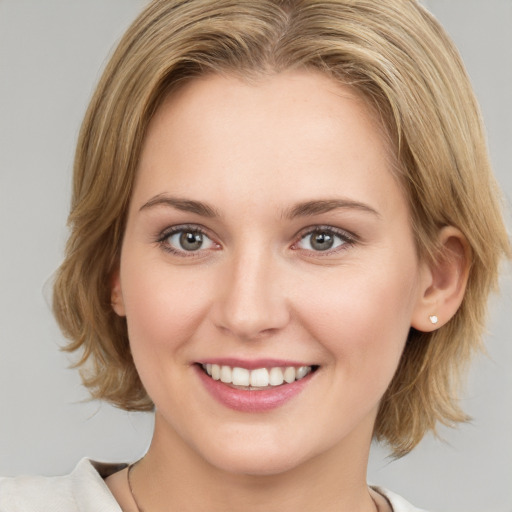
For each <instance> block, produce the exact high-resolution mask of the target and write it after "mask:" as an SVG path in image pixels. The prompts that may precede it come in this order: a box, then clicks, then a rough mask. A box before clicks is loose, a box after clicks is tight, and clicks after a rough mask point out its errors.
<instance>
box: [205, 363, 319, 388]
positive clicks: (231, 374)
mask: <svg viewBox="0 0 512 512" xmlns="http://www.w3.org/2000/svg"><path fill="white" fill-rule="evenodd" d="M202 366H203V369H204V370H205V371H206V373H207V374H208V375H210V377H211V378H212V379H213V380H220V381H221V382H224V383H225V384H233V385H235V386H243V387H249V386H250V387H253V388H266V387H269V386H270V387H271V386H281V385H282V384H283V383H285V382H286V383H288V384H291V383H292V382H295V381H296V380H300V379H303V378H304V377H305V376H306V375H308V374H309V373H311V370H312V368H311V366H299V367H298V368H295V367H294V366H286V367H285V368H280V367H272V368H270V369H267V368H257V369H255V370H248V369H246V368H239V367H237V366H235V367H234V368H231V366H226V365H223V366H221V365H218V364H210V363H208V364H203V365H202Z"/></svg>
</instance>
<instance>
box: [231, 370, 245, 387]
mask: <svg viewBox="0 0 512 512" xmlns="http://www.w3.org/2000/svg"><path fill="white" fill-rule="evenodd" d="M249 377H250V372H249V370H247V369H246V368H233V371H232V372H231V379H232V383H233V384H234V385H235V386H248V385H249V383H250V378H249Z"/></svg>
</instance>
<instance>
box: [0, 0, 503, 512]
mask: <svg viewBox="0 0 512 512" xmlns="http://www.w3.org/2000/svg"><path fill="white" fill-rule="evenodd" d="M424 3H425V4H427V6H428V7H429V8H430V9H431V11H432V12H433V13H434V14H435V15H436V16H437V17H438V18H439V19H440V21H441V22H442V23H443V24H444V26H445V27H446V29H447V30H448V32H449V33H450V34H451V35H452V37H453V38H454V39H455V41H456V43H457V44H458V46H459V49H460V51H461V53H462V55H463V57H464V59H465V62H466V65H467V67H468V69H469V72H470V75H471V76H472V79H473V82H474V86H475V89H476V92H477V95H478V97H479V100H480V102H481V105H482V110H483V114H484V118H485V121H486V125H487V128H488V137H489V145H490V151H491V156H492V161H493V164H494V166H495V170H496V174H497V176H498V179H499V181H500V183H501V185H502V187H503V188H504V191H505V194H506V197H507V203H508V206H509V208H510V204H511V203H512V201H511V197H512V172H511V171H512V169H511V166H512V0H429V1H428V2H427V1H425V2H424ZM144 4H145V2H144V1H143V0H67V1H66V0H45V1H41V0H0V474H3V475H15V474H20V473H39V474H45V475H51V474H62V473H66V472H68V471H70V470H71V469H72V467H73V466H74V465H75V464H76V462H77V461H78V460H79V459H80V458H81V457H83V456H89V457H93V458H97V459H102V460H113V461H126V460H132V459H136V458H138V457H140V456H141V455H142V454H143V453H144V450H145V449H146V447H147V446H148V443H149V439H150V435H151V429H152V418H151V415H148V414H130V413H126V412H123V411H119V410H116V409H114V408H112V407H110V406H108V405H105V404H99V403H94V402H93V403H91V402H85V401H84V400H86V399H87V393H86V392H85V391H84V390H83V388H82V387H81V385H80V381H79V378H78V375H77V372H76V371H74V370H70V369H68V366H69V359H68V356H66V355H65V354H62V353H61V352H59V350H58V347H59V344H61V343H62V342H63V339H62V337H61V335H60V333H59V331H58V329H57V327H56V324H55V322H54V320H53V318H52V316H51V313H50V310H49V295H50V293H49V285H48V282H49V279H50V278H51V275H52V272H53V271H54V270H55V269H56V267H57V266H58V264H59V261H60V259H61V256H62V251H63V247H64V243H65V239H66V226H65V219H66V216H67V211H68V204H69V191H70V179H71V165H72V158H73V149H74V148H73V146H74V143H75V140H76V137H77V132H78V127H79V124H80V121H81V118H82V116H83V114H84V111H85V108H86V105H87V101H88V99H89V97H90V95H91V93H92V90H93V87H94V84H95V83H96V81H97V79H98V77H99V72H100V71H99V70H100V69H101V68H102V67H103V65H104V64H105V61H106V58H107V55H108V54H109V52H110V50H111V48H112V46H113V45H114V44H115V42H116V41H117V40H118V39H119V37H120V36H121V34H122V33H123V30H124V29H125V28H126V27H127V25H128V23H129V22H130V21H131V20H132V19H133V18H134V16H135V15H136V13H137V12H138V11H139V10H140V8H141V7H142V5H144ZM508 219H510V213H508ZM509 226H510V221H509ZM511 313H512V278H511V272H510V267H509V268H507V271H506V273H505V275H504V277H503V279H502V294H501V296H499V297H494V298H493V300H492V304H491V321H490V324H489V333H488V335H487V337H486V342H487V347H488V356H487V357H484V356H482V357H480V358H478V360H476V361H475V364H474V365H473V367H472V370H471V373H470V377H469V382H468V386H467V391H466V394H465V396H464V398H463V405H464V407H465V409H466V411H467V412H468V413H469V414H471V415H472V416H473V418H474V420H473V422H472V423H471V424H469V425H464V426H462V427H460V428H459V429H457V430H454V431H452V430H448V429H444V428H443V429H440V433H441V434H442V436H443V438H444V440H443V441H439V440H436V439H434V438H432V437H427V438H426V439H425V440H424V441H423V442H422V443H421V444H420V446H418V448H417V449H416V450H415V451H414V452H413V453H411V454H410V455H408V456H407V457H405V458H404V459H402V460H399V461H396V462H393V461H392V460H391V459H389V458H387V453H386V451H385V450H384V449H382V448H379V447H375V450H374V452H373V454H372V457H371V462H370V470H369V479H370V481H371V482H375V483H378V484H380V485H384V486H387V487H389V488H390V489H392V490H394V491H395V492H398V493H400V494H402V495H404V496H405V497H406V498H407V499H409V500H410V501H411V502H413V503H414V504H416V505H417V506H421V507H423V508H426V509H429V510H432V511H438V512H448V511H450V512H511V511H512V434H511V432H512V344H511V341H510V338H511V332H512V320H511V317H512V315H511Z"/></svg>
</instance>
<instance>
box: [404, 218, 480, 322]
mask: <svg viewBox="0 0 512 512" xmlns="http://www.w3.org/2000/svg"><path fill="white" fill-rule="evenodd" d="M439 247H440V250H439V252H438V253H437V255H436V257H435V260H434V261H432V262H430V263H427V262H426V263H424V266H423V269H422V275H421V278H420V280H421V286H420V290H419V296H418V301H417V303H416V307H415V309H414V312H413V317H412V323H411V325H412V327H414V328H415V329H417V330H419V331H423V332H430V331H434V330H435V329H438V328H439V327H441V326H442V325H444V324H446V323H447V322H448V321H449V320H450V319H451V318H452V317H453V315H455V313H456V312H457V310H458V309H459V306H460V305H461V303H462V299H463V298H464V293H465V291H466V284H467V281H468V275H469V269H470V267H471V249H470V247H469V244H468V242H467V240H466V238H465V236H464V235H463V234H462V233H461V232H460V231H459V230H458V229H457V228H454V227H453V226H447V227H445V228H443V229H441V231H440V232H439Z"/></svg>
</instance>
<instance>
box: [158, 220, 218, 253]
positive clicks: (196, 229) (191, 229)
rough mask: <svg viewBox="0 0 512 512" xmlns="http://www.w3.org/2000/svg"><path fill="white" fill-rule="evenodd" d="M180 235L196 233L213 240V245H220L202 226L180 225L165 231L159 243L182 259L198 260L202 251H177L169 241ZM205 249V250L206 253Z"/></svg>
mask: <svg viewBox="0 0 512 512" xmlns="http://www.w3.org/2000/svg"><path fill="white" fill-rule="evenodd" d="M178 233H196V234H199V235H202V236H203V237H206V238H207V239H209V240H211V241H212V243H213V244H215V245H217V246H218V245H219V244H217V243H216V242H214V241H213V240H212V239H211V237H210V236H209V235H208V233H207V232H206V230H205V229H203V228H202V227H201V226H199V225H197V224H194V225H187V224H182V225H179V226H173V227H171V228H168V229H166V230H164V231H163V232H162V233H161V234H160V235H159V236H158V238H157V243H158V244H159V245H160V247H161V248H162V249H163V250H164V251H166V252H168V253H171V254H175V255H177V256H180V257H182V258H194V257H195V258H197V257H198V256H200V255H201V254H200V253H201V252H202V251H201V249H200V250H197V251H186V250H184V249H183V250H179V249H175V248H174V247H173V246H172V245H171V244H170V243H169V242H168V239H169V238H170V237H171V236H173V235H176V234H178ZM204 250H205V249H203V251H204Z"/></svg>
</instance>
